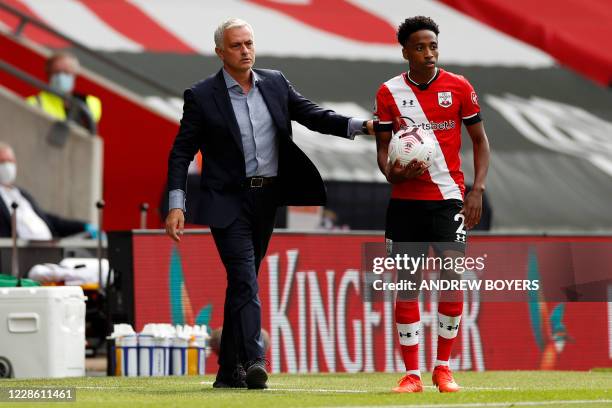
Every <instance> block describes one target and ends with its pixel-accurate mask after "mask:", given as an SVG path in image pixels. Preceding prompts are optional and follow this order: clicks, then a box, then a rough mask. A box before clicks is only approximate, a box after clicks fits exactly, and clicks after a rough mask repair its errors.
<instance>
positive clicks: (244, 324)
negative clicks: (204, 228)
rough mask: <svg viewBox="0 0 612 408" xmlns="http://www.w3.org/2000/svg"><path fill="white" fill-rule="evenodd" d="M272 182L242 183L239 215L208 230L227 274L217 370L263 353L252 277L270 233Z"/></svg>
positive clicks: (274, 195)
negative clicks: (245, 187)
mask: <svg viewBox="0 0 612 408" xmlns="http://www.w3.org/2000/svg"><path fill="white" fill-rule="evenodd" d="M277 197H278V186H277V185H276V184H271V185H267V186H264V187H257V188H255V187H248V188H247V189H246V191H245V193H244V198H243V201H242V207H241V210H240V214H239V215H238V217H237V218H236V220H234V221H233V222H232V223H231V224H230V225H229V226H228V227H225V228H211V232H212V235H213V238H214V240H215V244H216V246H217V250H218V251H219V255H220V256H221V260H222V262H223V265H224V266H225V270H226V273H227V289H226V292H225V306H224V310H223V331H222V335H221V345H220V352H219V360H218V362H219V372H220V373H231V372H232V371H233V370H234V368H235V367H236V365H238V364H245V363H247V362H249V361H252V360H254V359H257V358H263V357H264V348H263V339H262V337H261V302H260V300H259V295H258V293H259V285H258V283H257V276H258V274H259V266H260V264H261V261H262V259H263V258H264V256H265V254H266V250H267V249H268V243H269V241H270V237H271V236H272V230H273V228H274V221H275V217H276V209H277V203H278V198H277Z"/></svg>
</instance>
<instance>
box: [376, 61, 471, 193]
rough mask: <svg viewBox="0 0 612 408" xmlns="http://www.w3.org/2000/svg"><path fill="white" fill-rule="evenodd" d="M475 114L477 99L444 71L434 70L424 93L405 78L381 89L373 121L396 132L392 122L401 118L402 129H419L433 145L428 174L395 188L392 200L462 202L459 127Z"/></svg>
mask: <svg viewBox="0 0 612 408" xmlns="http://www.w3.org/2000/svg"><path fill="white" fill-rule="evenodd" d="M423 88H425V89H423ZM479 112H480V106H479V105H478V97H477V96H476V92H474V88H473V87H472V85H471V84H470V83H469V82H468V80H467V79H465V78H464V77H463V76H461V75H456V74H453V73H450V72H447V71H444V70H443V69H438V72H437V74H436V76H435V77H434V79H433V80H432V81H431V82H430V83H429V84H428V86H427V87H423V86H421V88H419V86H417V84H416V83H414V82H413V81H411V80H410V79H409V78H408V75H407V74H406V73H404V74H401V75H398V76H396V77H394V78H391V79H390V80H388V81H387V82H385V83H384V84H382V85H381V87H380V88H379V90H378V92H377V94H376V107H375V114H376V116H377V117H378V120H379V121H380V122H381V123H393V126H394V131H397V130H398V126H399V123H398V121H397V118H399V117H400V116H401V117H403V121H404V123H406V124H408V125H410V124H412V125H416V126H419V127H421V128H422V129H423V130H425V131H427V132H430V134H431V135H433V136H435V140H436V147H435V153H434V159H433V163H432V165H431V166H430V167H429V169H427V171H425V173H423V174H422V175H421V176H419V177H416V178H414V179H410V180H406V181H404V182H402V183H398V184H394V185H393V188H392V190H391V198H399V199H404V200H450V199H457V200H463V195H464V191H465V184H464V180H463V172H462V171H461V157H460V155H459V151H460V149H461V122H462V121H463V120H469V119H471V118H476V117H478V113H479Z"/></svg>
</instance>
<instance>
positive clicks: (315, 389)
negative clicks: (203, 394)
mask: <svg viewBox="0 0 612 408" xmlns="http://www.w3.org/2000/svg"><path fill="white" fill-rule="evenodd" d="M212 383H213V382H212V381H201V382H200V384H204V385H212ZM268 385H279V384H278V383H268ZM263 391H266V392H268V391H289V392H337V393H346V394H363V393H366V392H370V391H369V390H328V389H323V388H266V389H265V390H263Z"/></svg>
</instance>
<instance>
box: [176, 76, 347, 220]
mask: <svg viewBox="0 0 612 408" xmlns="http://www.w3.org/2000/svg"><path fill="white" fill-rule="evenodd" d="M254 71H255V72H257V74H258V75H259V77H260V81H259V82H258V86H259V87H260V88H259V89H260V91H261V94H262V96H263V99H264V101H265V103H266V105H267V107H268V110H269V111H270V115H271V116H272V120H273V121H274V125H275V127H276V137H277V140H278V149H279V155H278V156H279V158H278V184H279V187H280V188H279V197H278V203H277V204H278V205H323V204H325V201H326V193H325V186H324V184H323V180H322V179H321V175H320V174H319V172H318V170H317V169H316V167H315V166H314V164H313V163H312V162H311V161H310V159H309V158H308V157H307V156H306V155H305V154H304V152H302V151H301V150H300V148H299V147H298V146H297V145H296V144H295V143H294V142H293V140H292V130H291V121H292V120H295V121H297V122H299V123H301V124H302V125H304V126H306V127H307V128H309V129H311V130H314V131H317V132H320V133H326V134H332V135H337V136H340V137H347V129H348V120H349V118H347V117H345V116H341V115H338V114H336V113H335V112H333V111H330V110H325V109H323V108H321V107H319V106H317V105H316V104H314V103H313V102H311V101H309V100H308V99H306V98H304V97H303V96H302V95H300V94H299V93H298V92H297V91H296V90H295V89H294V88H293V86H292V85H291V84H290V83H289V82H288V81H287V79H286V78H285V76H284V75H283V74H282V73H281V72H279V71H273V70H266V69H254ZM184 99H185V103H184V105H183V118H182V119H181V126H180V129H179V132H178V134H177V136H176V139H175V141H174V146H173V147H172V150H171V152H170V157H169V159H168V189H169V190H170V191H171V190H174V189H180V190H183V191H185V184H186V179H187V168H188V166H189V163H190V162H191V160H193V157H194V155H195V154H196V153H197V151H198V150H200V151H201V152H202V177H201V182H200V188H201V190H202V194H201V201H200V205H201V211H200V214H198V217H197V218H196V219H197V221H198V223H201V224H204V225H209V226H211V227H219V228H223V227H226V226H228V225H229V224H230V223H231V222H232V221H234V220H235V219H236V217H237V216H238V214H239V212H240V207H241V202H242V198H243V195H244V192H245V189H246V183H245V180H246V170H245V162H244V153H243V150H242V139H241V136H240V129H239V127H238V123H237V121H236V117H235V115H234V111H233V108H232V104H231V100H230V97H229V93H228V90H227V86H226V84H225V80H224V78H223V72H222V71H221V70H219V72H218V73H217V74H216V75H213V76H211V77H209V78H207V79H205V80H203V81H200V82H198V83H196V84H195V85H193V86H192V87H191V88H189V89H187V90H186V91H185V93H184Z"/></svg>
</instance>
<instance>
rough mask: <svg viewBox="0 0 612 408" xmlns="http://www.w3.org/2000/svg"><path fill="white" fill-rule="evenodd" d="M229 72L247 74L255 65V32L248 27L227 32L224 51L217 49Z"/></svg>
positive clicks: (224, 39)
mask: <svg viewBox="0 0 612 408" xmlns="http://www.w3.org/2000/svg"><path fill="white" fill-rule="evenodd" d="M215 52H216V53H217V55H218V56H219V58H221V61H223V65H224V66H225V67H226V69H227V70H228V71H230V72H231V71H234V72H245V71H248V70H250V69H251V67H252V66H253V64H254V63H255V43H254V41H253V32H251V30H250V29H249V28H248V27H236V28H230V29H228V30H225V33H224V35H223V49H221V48H215Z"/></svg>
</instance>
